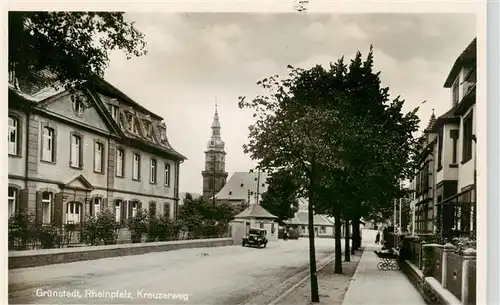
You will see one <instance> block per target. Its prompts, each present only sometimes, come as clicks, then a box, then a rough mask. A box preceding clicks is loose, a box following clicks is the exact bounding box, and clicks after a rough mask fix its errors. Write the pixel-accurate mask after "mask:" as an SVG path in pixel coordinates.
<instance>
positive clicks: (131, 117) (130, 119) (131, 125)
mask: <svg viewBox="0 0 500 305" xmlns="http://www.w3.org/2000/svg"><path fill="white" fill-rule="evenodd" d="M127 122H128V130H129V131H132V132H133V131H134V129H135V126H134V125H135V124H134V123H135V122H134V114H133V113H131V112H127Z"/></svg>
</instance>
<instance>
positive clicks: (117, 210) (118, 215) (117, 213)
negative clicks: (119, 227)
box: [115, 200, 123, 222]
mask: <svg viewBox="0 0 500 305" xmlns="http://www.w3.org/2000/svg"><path fill="white" fill-rule="evenodd" d="M122 202H123V201H121V200H116V201H115V220H116V222H120V221H121V218H122V217H121V216H122V213H121V205H122Z"/></svg>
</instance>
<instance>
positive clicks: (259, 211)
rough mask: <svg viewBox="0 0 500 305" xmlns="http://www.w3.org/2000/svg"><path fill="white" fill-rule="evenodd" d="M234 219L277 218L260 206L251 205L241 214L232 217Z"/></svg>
mask: <svg viewBox="0 0 500 305" xmlns="http://www.w3.org/2000/svg"><path fill="white" fill-rule="evenodd" d="M234 218H235V219H238V218H240V219H250V218H262V219H276V218H278V217H277V216H275V215H273V214H271V213H269V212H268V211H267V210H266V209H264V208H263V207H262V206H261V205H260V204H251V205H250V206H249V207H248V208H246V209H245V210H244V211H243V212H241V213H239V214H238V215H236V216H234Z"/></svg>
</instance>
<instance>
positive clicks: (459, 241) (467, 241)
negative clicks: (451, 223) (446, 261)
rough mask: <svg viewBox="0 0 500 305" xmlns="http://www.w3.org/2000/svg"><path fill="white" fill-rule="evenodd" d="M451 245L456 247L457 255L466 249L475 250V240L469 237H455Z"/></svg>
mask: <svg viewBox="0 0 500 305" xmlns="http://www.w3.org/2000/svg"><path fill="white" fill-rule="evenodd" d="M451 243H452V244H453V245H454V246H455V247H457V249H456V251H457V252H458V253H460V254H461V253H463V251H464V250H466V249H468V248H472V249H476V239H475V238H471V237H455V238H453V240H452V241H451Z"/></svg>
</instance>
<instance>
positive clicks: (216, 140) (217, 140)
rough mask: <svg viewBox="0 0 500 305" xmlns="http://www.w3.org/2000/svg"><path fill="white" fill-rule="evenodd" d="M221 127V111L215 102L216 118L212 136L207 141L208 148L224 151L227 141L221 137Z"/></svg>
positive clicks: (213, 122) (213, 123)
mask: <svg viewBox="0 0 500 305" xmlns="http://www.w3.org/2000/svg"><path fill="white" fill-rule="evenodd" d="M220 129H221V125H220V121H219V112H218V111H217V104H215V113H214V119H213V121H212V136H211V137H210V140H209V141H208V143H207V150H218V151H224V147H225V143H224V141H222V139H221V136H220Z"/></svg>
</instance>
